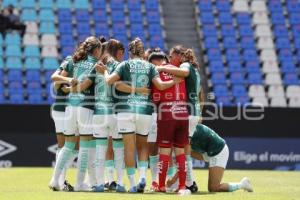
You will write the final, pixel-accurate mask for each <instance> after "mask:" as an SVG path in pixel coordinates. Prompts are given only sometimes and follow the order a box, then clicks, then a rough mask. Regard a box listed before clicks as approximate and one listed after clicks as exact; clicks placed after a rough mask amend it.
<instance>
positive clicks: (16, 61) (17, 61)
mask: <svg viewBox="0 0 300 200" xmlns="http://www.w3.org/2000/svg"><path fill="white" fill-rule="evenodd" d="M22 66H23V65H22V61H21V58H20V57H8V58H7V59H6V67H7V68H8V69H22Z"/></svg>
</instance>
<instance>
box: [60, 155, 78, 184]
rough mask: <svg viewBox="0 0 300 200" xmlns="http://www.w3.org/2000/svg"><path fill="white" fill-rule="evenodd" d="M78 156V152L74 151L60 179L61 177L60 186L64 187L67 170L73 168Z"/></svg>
mask: <svg viewBox="0 0 300 200" xmlns="http://www.w3.org/2000/svg"><path fill="white" fill-rule="evenodd" d="M77 156H78V150H73V153H72V156H71V158H70V159H69V161H68V162H67V164H66V167H65V168H64V169H63V171H62V173H61V175H60V177H59V185H60V186H62V185H63V184H64V183H65V180H66V174H67V170H68V169H69V168H70V167H71V166H72V164H73V162H74V160H75V158H76V157H77Z"/></svg>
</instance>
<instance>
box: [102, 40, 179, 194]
mask: <svg viewBox="0 0 300 200" xmlns="http://www.w3.org/2000/svg"><path fill="white" fill-rule="evenodd" d="M144 53H145V51H144V45H143V43H142V41H141V40H140V39H139V38H136V39H135V40H133V41H132V42H130V44H129V57H130V59H129V60H127V61H124V62H122V63H120V64H119V65H118V66H117V68H116V70H115V71H114V72H113V73H112V74H111V75H110V74H109V73H108V71H107V70H106V69H105V67H103V73H104V76H105V79H106V82H107V83H108V84H113V83H114V82H116V81H118V80H121V81H124V82H125V81H127V82H128V84H130V85H131V86H132V87H147V88H149V87H150V86H151V83H153V84H154V85H155V86H156V87H157V88H158V89H160V90H163V89H167V88H169V87H172V86H173V85H174V84H175V81H168V82H162V81H161V79H160V78H159V76H158V72H157V70H156V69H155V66H154V65H152V64H151V63H148V62H147V61H145V60H143V58H144ZM152 107H153V105H152V104H151V98H150V95H141V94H128V93H123V92H119V93H118V103H117V105H116V109H117V112H118V114H117V121H118V129H119V130H118V132H119V133H121V134H122V136H123V141H124V148H125V165H126V171H127V175H128V178H129V181H130V189H129V192H132V193H136V192H143V191H144V189H145V186H146V170H147V168H148V148H147V135H148V133H149V129H150V124H151V114H152V109H153V108H152ZM136 147H137V152H138V168H139V172H140V179H139V184H138V185H135V180H134V175H135V149H136Z"/></svg>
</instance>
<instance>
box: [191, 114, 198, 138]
mask: <svg viewBox="0 0 300 200" xmlns="http://www.w3.org/2000/svg"><path fill="white" fill-rule="evenodd" d="M199 121H200V117H199V116H194V115H190V116H189V137H190V138H191V137H193V135H194V133H195V131H196V126H197V124H198V123H199Z"/></svg>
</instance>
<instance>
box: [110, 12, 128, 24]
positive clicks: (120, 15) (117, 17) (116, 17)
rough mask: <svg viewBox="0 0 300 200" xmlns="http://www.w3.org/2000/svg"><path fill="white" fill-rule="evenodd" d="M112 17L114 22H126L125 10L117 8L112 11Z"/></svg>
mask: <svg viewBox="0 0 300 200" xmlns="http://www.w3.org/2000/svg"><path fill="white" fill-rule="evenodd" d="M111 19H112V21H113V22H124V19H125V15H124V11H122V10H116V11H114V12H112V13H111Z"/></svg>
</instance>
